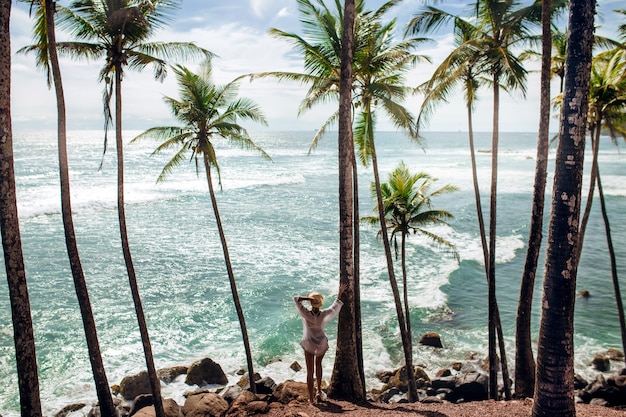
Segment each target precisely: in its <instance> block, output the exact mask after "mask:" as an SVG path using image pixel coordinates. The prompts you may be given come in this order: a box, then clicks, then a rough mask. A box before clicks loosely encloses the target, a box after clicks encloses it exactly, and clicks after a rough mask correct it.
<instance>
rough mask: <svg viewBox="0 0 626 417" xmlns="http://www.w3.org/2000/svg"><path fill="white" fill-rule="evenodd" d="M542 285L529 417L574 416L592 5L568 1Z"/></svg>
mask: <svg viewBox="0 0 626 417" xmlns="http://www.w3.org/2000/svg"><path fill="white" fill-rule="evenodd" d="M569 10H570V11H569V29H568V30H569V39H568V42H567V59H566V63H565V65H566V69H565V88H564V93H563V106H562V110H561V112H562V113H561V119H560V120H561V122H560V127H559V145H558V148H557V155H556V161H555V174H554V185H553V191H552V212H551V215H550V225H549V229H548V247H547V255H546V266H545V275H544V280H543V297H542V316H541V323H540V328H539V348H538V352H537V374H536V381H535V395H534V399H535V401H534V403H533V417H540V416H541V417H543V416H556V415H558V416H562V417H573V416H575V415H576V409H575V403H574V301H575V294H576V274H577V255H578V250H577V247H578V243H579V242H578V241H579V218H580V206H581V204H580V198H581V188H582V175H583V159H584V154H585V134H586V122H587V111H588V104H589V102H588V101H589V79H590V72H591V49H592V45H593V36H594V13H595V1H594V0H572V1H571V2H570V9H569Z"/></svg>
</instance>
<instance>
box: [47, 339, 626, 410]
mask: <svg viewBox="0 0 626 417" xmlns="http://www.w3.org/2000/svg"><path fill="white" fill-rule="evenodd" d="M623 360H624V357H623V354H621V352H618V351H614V350H612V351H609V352H607V353H606V354H599V355H596V357H595V358H594V359H593V361H592V362H591V363H590V365H593V366H594V368H596V369H597V370H598V374H597V376H596V378H595V379H594V380H593V381H586V380H585V379H584V378H582V377H580V376H579V375H576V379H575V389H576V402H577V403H579V404H592V405H594V406H602V407H606V408H614V409H616V410H617V409H619V410H626V367H625V368H622V369H621V370H619V371H618V372H615V373H613V374H611V375H610V376H608V377H605V375H604V374H603V373H602V372H606V371H607V369H610V365H611V361H613V362H616V361H622V362H623ZM291 367H292V369H294V370H295V371H300V370H301V365H300V364H299V363H297V362H294V363H292V364H291ZM239 373H240V374H241V375H242V377H241V379H240V380H239V382H237V384H234V385H227V384H228V378H227V377H226V374H225V373H224V371H223V370H222V368H221V366H220V365H219V364H218V363H217V362H215V361H213V360H212V359H210V358H204V359H201V360H198V361H196V362H194V363H192V364H191V365H189V366H174V367H169V368H164V369H160V370H159V371H158V376H159V378H160V379H161V381H162V383H164V384H168V383H171V382H173V381H174V380H175V379H176V378H178V377H180V376H181V375H185V383H186V384H187V385H189V386H190V387H192V386H198V387H207V388H201V389H196V390H190V391H188V392H186V393H184V398H185V401H184V404H178V403H177V402H176V401H175V400H173V399H171V398H169V399H165V400H164V406H165V409H166V413H167V416H168V417H200V416H250V415H264V414H268V413H269V414H270V415H271V414H272V412H273V411H272V410H275V409H279V408H282V407H294V406H304V405H306V404H307V403H308V392H307V388H306V384H305V383H303V382H296V381H292V380H288V381H284V382H281V383H276V382H275V381H274V380H272V378H270V377H267V376H266V377H262V376H260V375H258V374H256V375H255V378H254V380H255V386H256V390H257V394H256V395H255V394H253V393H252V392H251V391H249V388H250V380H249V378H248V375H247V374H245V373H244V372H243V370H241V371H240V372H239ZM377 377H378V378H379V379H380V381H381V382H382V383H383V386H382V388H381V389H372V390H370V391H369V392H368V393H367V401H368V403H369V404H381V405H383V404H403V405H406V404H407V402H408V401H407V398H406V394H407V386H408V383H407V380H406V372H405V370H404V368H400V369H396V370H393V371H386V372H380V373H379V374H378V375H377ZM415 381H416V385H417V388H418V402H419V403H420V404H465V403H471V402H480V401H486V400H487V394H488V386H489V378H488V374H487V373H486V372H485V371H484V370H483V369H481V367H480V366H478V367H476V366H475V365H474V364H472V363H462V362H456V363H453V364H451V366H450V368H446V369H441V370H439V371H438V372H437V373H436V375H435V376H434V377H433V378H430V377H429V376H428V374H427V373H426V372H425V371H424V369H423V368H422V367H419V366H417V367H415ZM323 388H325V387H323ZM112 392H113V394H114V401H115V402H116V405H117V407H118V410H119V413H120V417H131V416H137V417H150V416H154V407H153V406H152V396H151V395H150V383H149V379H148V375H147V372H146V371H142V372H140V373H138V374H135V375H128V376H126V377H124V378H123V379H122V381H121V382H120V384H119V385H114V386H113V387H112ZM79 410H81V412H82V413H83V414H82V415H85V414H84V413H87V414H86V415H87V416H88V417H98V416H100V412H99V409H98V407H97V406H96V405H88V404H82V403H79V404H71V405H68V406H66V407H64V408H63V409H62V410H60V411H59V412H57V413H56V414H54V417H66V416H69V415H71V414H72V413H74V412H76V411H79ZM274 414H275V413H274ZM305 414H306V413H305ZM275 415H282V414H275ZM290 415H299V414H290Z"/></svg>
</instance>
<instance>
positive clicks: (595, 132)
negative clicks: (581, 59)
mask: <svg viewBox="0 0 626 417" xmlns="http://www.w3.org/2000/svg"><path fill="white" fill-rule="evenodd" d="M625 58H626V53H625V52H624V51H623V50H620V49H619V48H617V49H615V50H612V51H609V52H606V53H603V54H600V55H599V56H597V57H596V58H594V60H593V65H592V69H591V79H590V84H591V87H590V94H589V100H590V102H589V121H588V123H589V131H590V135H591V143H592V151H593V155H592V158H593V161H592V168H591V180H592V181H594V182H595V183H596V184H597V185H598V195H599V198H600V208H601V211H602V217H603V219H604V226H605V231H606V237H607V244H608V248H609V257H610V260H611V275H612V278H613V288H614V290H615V300H616V303H617V310H618V317H619V322H620V332H621V336H622V348H623V349H624V351H626V323H625V322H626V320H625V319H624V308H623V306H622V299H621V295H620V290H619V280H618V277H617V266H616V261H615V251H614V249H613V242H612V239H611V228H610V225H609V218H608V215H607V211H606V202H605V199H604V192H603V190H602V182H601V178H600V167H599V165H598V149H599V146H600V133H601V132H602V131H607V132H608V133H609V136H610V138H611V140H612V141H613V143H617V136H621V137H622V138H623V139H625V140H626V76H625V75H624V74H625V71H626V59H625ZM590 188H591V187H590ZM592 199H593V189H590V191H589V195H588V197H587V207H590V206H591V204H590V203H591V200H592ZM587 212H588V209H587V208H585V216H584V217H583V220H586V219H588V214H587ZM582 233H583V232H582V229H581V234H582ZM581 239H582V235H581ZM580 248H582V243H581V244H580Z"/></svg>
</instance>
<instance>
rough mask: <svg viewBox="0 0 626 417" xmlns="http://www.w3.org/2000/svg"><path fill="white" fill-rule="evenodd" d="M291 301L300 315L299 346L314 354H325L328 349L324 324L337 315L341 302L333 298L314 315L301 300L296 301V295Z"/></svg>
mask: <svg viewBox="0 0 626 417" xmlns="http://www.w3.org/2000/svg"><path fill="white" fill-rule="evenodd" d="M293 302H294V304H295V305H296V310H298V313H300V317H302V327H303V328H304V334H303V335H302V340H301V341H300V346H302V348H303V349H304V350H305V351H307V352H308V353H310V354H312V355H315V356H321V355H323V354H325V353H326V351H327V350H328V338H327V337H326V333H324V326H325V325H326V324H327V323H328V322H329V321H331V320H332V319H334V318H335V317H337V314H339V311H340V310H341V306H343V302H342V301H341V300H338V299H337V300H335V302H334V303H333V305H331V306H330V307H329V308H326V309H324V310H320V313H319V315H314V314H313V313H312V312H311V310H309V309H308V308H306V307H305V306H303V305H302V302H299V301H298V297H294V298H293Z"/></svg>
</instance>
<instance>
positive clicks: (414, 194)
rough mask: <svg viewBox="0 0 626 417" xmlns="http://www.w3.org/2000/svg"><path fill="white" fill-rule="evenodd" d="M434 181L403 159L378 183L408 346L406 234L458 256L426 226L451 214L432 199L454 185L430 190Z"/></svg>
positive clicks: (372, 219)
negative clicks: (398, 273)
mask: <svg viewBox="0 0 626 417" xmlns="http://www.w3.org/2000/svg"><path fill="white" fill-rule="evenodd" d="M435 181H436V179H435V178H432V177H431V176H430V175H428V174H426V173H423V172H420V173H418V174H411V172H410V171H409V169H408V167H407V166H406V165H405V164H404V162H401V163H400V164H399V165H398V166H397V167H396V169H395V170H393V171H392V172H391V173H390V174H389V179H388V181H387V182H386V183H383V184H381V185H380V188H381V192H382V197H383V207H384V212H385V228H386V229H387V230H388V231H389V232H390V235H389V239H390V243H391V244H392V245H393V247H394V251H395V255H396V259H397V258H398V250H399V251H400V254H401V264H402V286H403V293H404V294H403V295H404V309H405V312H404V315H405V318H406V329H407V333H408V336H409V342H410V347H411V350H412V345H413V338H412V334H411V318H410V314H409V312H410V309H409V298H408V290H407V270H406V239H407V237H408V236H409V235H411V233H412V234H418V235H421V236H424V237H426V238H428V239H430V240H431V241H432V242H433V243H435V244H436V245H438V246H440V247H444V248H446V249H448V250H450V251H451V253H452V255H453V256H454V258H455V259H456V260H457V261H458V260H459V254H458V252H457V250H456V248H455V246H454V244H453V243H451V242H450V241H448V240H447V239H445V238H443V237H441V236H439V235H437V234H435V233H433V232H431V231H429V230H428V229H427V227H428V226H437V225H445V224H447V221H448V220H450V219H452V218H453V217H454V216H453V215H452V214H451V213H450V212H448V211H445V210H435V209H433V208H432V199H433V198H434V197H437V196H439V195H442V194H447V193H450V192H453V191H456V190H457V189H458V188H457V187H455V186H452V185H445V186H443V187H441V188H439V189H437V190H434V191H430V190H431V187H432V185H433V184H434V182H435ZM371 188H372V195H373V197H374V198H376V187H375V185H374V184H372V187H371ZM376 210H377V208H376ZM363 221H365V222H367V223H369V224H373V225H374V224H376V225H380V221H379V218H378V216H370V217H364V218H363ZM381 234H382V229H381V230H380V231H379V235H381ZM398 236H400V245H398ZM398 247H399V248H398Z"/></svg>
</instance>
